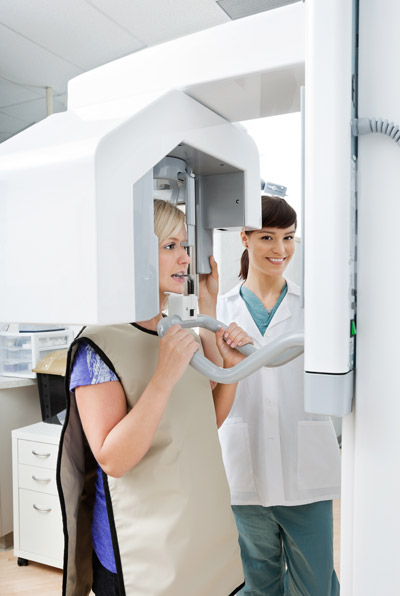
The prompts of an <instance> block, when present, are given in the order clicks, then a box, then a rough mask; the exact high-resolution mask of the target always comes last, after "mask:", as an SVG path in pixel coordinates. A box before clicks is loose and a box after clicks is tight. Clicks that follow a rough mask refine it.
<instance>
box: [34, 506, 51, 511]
mask: <svg viewBox="0 0 400 596" xmlns="http://www.w3.org/2000/svg"><path fill="white" fill-rule="evenodd" d="M33 508H34V509H36V511H40V512H41V513H50V511H51V507H49V508H48V509H42V508H41V507H38V506H37V505H35V504H33Z"/></svg>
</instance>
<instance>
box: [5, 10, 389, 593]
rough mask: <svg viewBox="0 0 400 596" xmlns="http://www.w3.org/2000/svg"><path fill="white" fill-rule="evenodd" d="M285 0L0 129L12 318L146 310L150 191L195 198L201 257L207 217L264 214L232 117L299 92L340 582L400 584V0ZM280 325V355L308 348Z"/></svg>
mask: <svg viewBox="0 0 400 596" xmlns="http://www.w3.org/2000/svg"><path fill="white" fill-rule="evenodd" d="M278 4H280V5H281V7H280V8H276V9H274V10H267V11H266V12H264V13H261V14H258V15H254V16H252V17H248V18H245V19H241V20H238V21H232V22H230V23H227V24H224V25H222V26H219V27H215V28H213V29H209V30H206V31H203V32H200V33H197V34H194V35H191V36H188V37H185V38H181V39H178V40H174V41H171V42H168V43H166V44H163V45H162V46H156V47H152V48H149V49H147V50H144V51H142V52H138V53H136V54H133V55H131V56H127V57H125V58H122V59H120V60H117V61H115V62H113V63H110V64H108V65H105V66H103V67H100V68H98V69H95V70H93V71H91V72H89V73H86V74H83V75H82V76H80V77H77V78H76V79H73V80H72V81H71V82H70V84H69V98H68V102H69V103H68V111H67V112H66V113H63V114H57V115H53V116H51V117H49V118H47V119H46V120H45V121H43V122H40V123H39V124H37V125H35V126H34V127H32V128H30V129H28V130H26V131H24V132H23V133H21V134H19V135H17V136H16V137H14V138H12V139H10V140H9V141H7V142H4V143H3V144H2V145H1V146H0V158H1V159H0V279H1V282H2V288H4V289H3V290H2V292H1V293H0V319H1V320H3V321H14V322H25V321H29V322H44V323H46V322H64V323H72V324H73V323H75V324H78V323H94V324H96V323H99V324H107V323H117V322H126V321H132V320H135V319H136V320H140V319H142V320H143V319H146V318H150V317H151V316H153V315H154V314H155V313H156V312H157V310H158V305H157V294H158V292H157V291H156V288H157V283H158V282H157V259H156V248H157V242H156V239H155V237H154V234H153V232H152V230H153V225H152V217H153V215H152V197H153V194H157V193H164V194H168V193H169V196H170V198H172V200H178V202H184V203H185V204H186V214H187V221H188V232H189V238H188V244H189V245H191V248H190V250H191V251H192V256H193V257H194V258H195V263H196V267H195V271H194V272H193V273H201V272H207V267H208V256H209V255H210V254H211V252H212V230H213V229H215V228H226V229H232V228H233V229H235V228H238V229H239V228H240V227H242V226H246V227H250V228H257V227H258V226H259V225H260V211H259V204H260V200H259V199H260V175H259V170H258V156H257V150H256V148H255V146H254V143H253V142H252V140H251V139H250V138H249V137H248V135H247V134H246V133H245V131H243V130H242V129H241V128H240V127H238V126H236V125H234V124H231V123H232V122H238V121H241V120H246V119H250V118H259V117H263V116H271V115H277V114H283V113H288V112H293V111H299V110H300V108H301V109H302V114H303V130H304V163H303V165H304V198H305V200H304V204H305V214H304V220H305V235H304V237H303V242H304V243H305V283H304V304H305V403H306V409H307V410H308V411H310V412H316V413H328V414H336V415H342V416H344V415H346V414H347V415H346V416H345V417H344V419H343V458H342V459H343V473H342V479H343V490H342V522H341V536H342V547H341V594H342V596H376V595H377V594H379V595H382V596H386V595H389V594H390V595H392V594H398V593H400V579H399V575H398V572H397V566H396V564H395V561H396V559H397V554H398V536H399V534H400V523H399V521H398V519H399V516H398V494H399V488H400V487H399V481H398V477H399V474H398V466H397V462H398V461H399V459H400V441H399V439H398V436H399V433H398V424H399V423H398V421H399V419H400V400H399V399H398V395H399V391H400V384H399V380H398V373H397V370H398V363H397V358H396V355H397V352H398V345H397V344H398V337H399V336H400V318H399V317H398V304H397V302H398V298H397V297H398V296H399V295H400V282H399V277H398V275H397V274H396V263H397V261H396V259H397V258H398V239H397V238H398V234H397V230H396V226H397V222H398V221H399V219H400V202H399V201H398V200H397V195H398V188H399V182H400V180H399V177H400V167H399V163H400V154H399V152H398V147H397V146H396V143H397V141H398V140H399V137H400V132H399V127H398V126H397V125H396V123H398V124H400V83H399V82H398V77H396V76H394V74H393V73H394V72H396V69H392V68H390V65H391V64H393V60H394V58H396V57H397V56H399V55H400V36H399V35H398V31H397V24H398V22H399V18H400V4H399V3H398V2H397V0H385V1H384V2H380V1H378V0H359V1H357V0H354V1H353V2H350V1H349V0H307V2H306V3H303V2H292V1H290V2H285V0H282V2H280V3H279V2H278ZM305 32H306V35H305ZM304 84H305V94H304V93H303V101H302V102H301V100H300V97H301V88H302V87H303V86H304ZM301 103H302V105H300V104H301ZM379 116H381V117H382V120H379V119H378V120H373V118H374V117H375V118H377V117H379ZM375 132H381V133H384V134H380V135H378V134H374V133H375ZM364 133H369V134H364ZM384 135H386V138H385V136H384ZM393 141H395V142H393ZM194 228H195V230H194ZM194 231H195V232H196V233H194ZM191 310H194V303H192V302H191V298H190V297H189V296H188V297H186V302H182V301H181V302H180V303H179V304H178V306H177V307H176V308H175V312H176V313H178V314H179V313H180V315H181V319H182V317H183V319H186V320H188V324H189V325H190V324H191V321H190V319H191V317H192V314H193V313H191V312H190V311H191ZM386 313H387V314H388V316H385V315H386ZM175 316H177V315H175ZM388 317H390V318H388ZM356 329H357V358H355V354H356V350H355V333H356ZM161 332H162V331H161ZM286 340H288V341H289V343H288V344H286V345H284V346H283V347H282V346H281V348H282V349H281V348H280V349H279V353H274V354H269V355H268V357H266V359H267V360H269V362H270V364H279V363H282V362H284V361H285V358H288V357H294V356H295V355H296V353H299V351H301V349H302V347H301V343H302V342H301V337H299V336H297V337H292V338H291V340H290V338H286V339H285V341H286ZM290 341H292V343H291V344H290ZM257 354H259V353H255V354H252V355H250V356H249V357H248V358H246V359H245V362H246V361H251V360H252V359H253V360H255V359H256V358H259V356H258V355H257ZM356 361H357V378H355V374H354V371H355V362H356ZM202 364H204V363H200V366H202ZM265 364H266V362H264V361H263V362H257V366H259V365H265ZM214 372H215V371H213V372H212V374H214ZM212 374H211V376H212ZM240 374H248V371H247V372H244V373H243V371H242V372H241V373H240ZM240 378H241V377H240ZM225 380H227V379H225ZM353 393H354V395H355V400H354V402H355V405H354V406H353V411H352V413H350V412H351V409H352V401H353V400H352V398H353Z"/></svg>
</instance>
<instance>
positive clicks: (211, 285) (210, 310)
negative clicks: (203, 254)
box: [199, 256, 219, 318]
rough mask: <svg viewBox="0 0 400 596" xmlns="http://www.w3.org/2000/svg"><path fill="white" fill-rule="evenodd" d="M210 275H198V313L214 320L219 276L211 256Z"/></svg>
mask: <svg viewBox="0 0 400 596" xmlns="http://www.w3.org/2000/svg"><path fill="white" fill-rule="evenodd" d="M210 267H211V273H208V274H205V273H203V274H201V275H199V311H200V312H201V314H203V315H209V316H212V317H214V318H215V312H216V306H217V297H218V288H219V276H218V266H217V263H216V261H215V259H214V257H213V256H211V257H210Z"/></svg>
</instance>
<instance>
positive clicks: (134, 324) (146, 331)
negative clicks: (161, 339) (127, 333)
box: [130, 323, 158, 335]
mask: <svg viewBox="0 0 400 596" xmlns="http://www.w3.org/2000/svg"><path fill="white" fill-rule="evenodd" d="M130 324H131V325H132V327H136V329H139V330H140V331H144V332H145V333H150V335H158V333H157V331H153V330H152V329H146V327H142V326H141V325H139V324H138V323H130Z"/></svg>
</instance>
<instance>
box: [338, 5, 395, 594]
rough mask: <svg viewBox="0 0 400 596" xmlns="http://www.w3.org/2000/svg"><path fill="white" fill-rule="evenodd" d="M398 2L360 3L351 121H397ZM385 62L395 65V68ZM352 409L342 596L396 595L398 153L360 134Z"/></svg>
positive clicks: (346, 446)
mask: <svg viewBox="0 0 400 596" xmlns="http://www.w3.org/2000/svg"><path fill="white" fill-rule="evenodd" d="M399 21H400V3H399V2H398V0H385V1H384V2H382V1H380V0H361V1H360V18H359V109H358V112H359V117H360V118H377V119H378V118H383V119H384V120H385V119H388V120H389V121H393V122H394V123H395V124H400V81H399V77H398V76H397V75H396V67H398V61H399V56H400V36H399V32H398V24H399ZM393 65H396V67H395V68H394V67H393ZM358 143H359V151H358V155H359V159H358V162H359V163H358V169H359V184H358V188H359V199H358V205H359V207H358V210H359V214H358V237H359V241H358V308H357V322H358V333H357V375H356V396H355V412H354V414H352V415H351V416H348V417H346V419H345V420H344V424H343V493H342V494H343V500H342V530H341V532H342V555H341V572H342V578H341V580H342V581H341V583H342V590H341V594H342V596H377V595H378V594H379V595H382V596H383V595H391V594H400V575H399V570H398V564H397V559H398V553H399V535H400V521H399V514H398V512H399V488H400V480H399V461H400V433H399V420H400V399H399V396H400V380H399V357H398V354H399V348H398V339H399V337H400V316H399V295H400V277H399V275H398V273H397V270H398V260H399V254H400V253H399V235H398V233H397V231H396V230H397V227H398V222H399V221H400V201H399V194H400V148H399V146H398V145H396V143H395V142H394V141H393V140H391V139H389V138H388V137H386V136H384V135H380V134H370V135H365V136H360V137H359V141H358Z"/></svg>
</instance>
